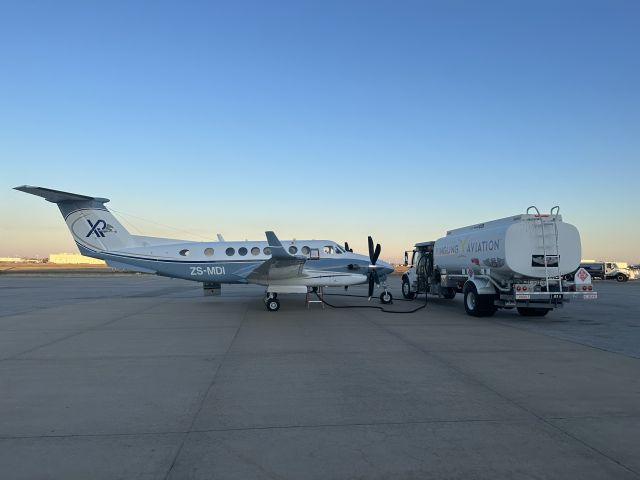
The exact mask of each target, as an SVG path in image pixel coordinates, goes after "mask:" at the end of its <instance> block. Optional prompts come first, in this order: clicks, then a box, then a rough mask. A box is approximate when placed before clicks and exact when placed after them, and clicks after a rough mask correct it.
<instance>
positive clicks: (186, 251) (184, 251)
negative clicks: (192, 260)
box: [179, 248, 191, 257]
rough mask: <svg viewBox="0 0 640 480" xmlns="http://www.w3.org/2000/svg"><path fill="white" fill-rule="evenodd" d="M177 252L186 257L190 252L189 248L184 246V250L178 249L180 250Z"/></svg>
mask: <svg viewBox="0 0 640 480" xmlns="http://www.w3.org/2000/svg"><path fill="white" fill-rule="evenodd" d="M179 253H180V255H182V256H183V257H187V256H189V254H190V253H191V252H190V251H189V249H187V248H185V249H184V250H180V252H179Z"/></svg>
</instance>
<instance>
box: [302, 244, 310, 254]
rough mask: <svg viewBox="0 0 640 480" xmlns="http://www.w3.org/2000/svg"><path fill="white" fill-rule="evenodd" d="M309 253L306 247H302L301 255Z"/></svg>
mask: <svg viewBox="0 0 640 480" xmlns="http://www.w3.org/2000/svg"><path fill="white" fill-rule="evenodd" d="M309 252H310V250H309V247H307V246H306V245H305V246H304V247H302V253H303V254H305V255H309Z"/></svg>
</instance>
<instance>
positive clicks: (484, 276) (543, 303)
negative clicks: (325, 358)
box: [402, 207, 597, 317]
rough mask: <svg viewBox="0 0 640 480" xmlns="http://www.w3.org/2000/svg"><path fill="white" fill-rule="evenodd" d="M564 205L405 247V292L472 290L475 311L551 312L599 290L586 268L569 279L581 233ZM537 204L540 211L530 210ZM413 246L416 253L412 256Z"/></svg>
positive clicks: (470, 308)
mask: <svg viewBox="0 0 640 480" xmlns="http://www.w3.org/2000/svg"><path fill="white" fill-rule="evenodd" d="M559 210H560V209H559V207H553V208H552V209H551V213H550V214H544V215H541V214H540V212H539V211H538V209H537V208H536V207H529V208H528V209H527V213H526V214H523V215H515V216H513V217H507V218H501V219H499V220H492V221H490V222H485V223H479V224H476V225H471V226H469V227H463V228H457V229H455V230H450V231H448V232H447V235H446V236H445V237H442V238H439V239H438V240H436V241H435V242H433V241H430V242H421V243H417V244H416V245H415V249H414V250H411V251H407V252H405V264H406V265H407V266H409V265H411V267H410V268H409V270H408V271H407V272H406V273H405V274H404V275H403V276H402V294H403V296H404V297H405V298H415V296H416V295H417V294H420V293H425V294H436V295H439V296H440V297H443V298H448V299H451V298H454V297H455V295H456V293H463V294H464V308H465V310H466V312H467V313H468V314H469V315H473V316H477V317H480V316H490V315H493V314H494V313H495V311H496V310H497V309H498V308H506V309H510V308H517V309H518V312H519V313H520V314H521V315H523V316H544V315H546V314H547V313H548V312H549V311H550V310H552V309H553V308H555V307H559V306H562V304H563V303H564V302H566V301H569V299H570V298H572V297H573V298H575V297H580V298H585V299H593V298H597V293H596V292H595V291H594V290H593V286H592V284H591V276H590V274H589V273H588V272H587V271H586V270H584V269H582V268H580V269H578V270H577V272H576V274H575V278H574V281H573V282H570V281H567V280H564V279H563V276H564V275H566V274H567V273H570V272H574V271H576V268H578V266H579V264H580V254H581V246H580V235H579V234H578V230H577V229H576V227H574V226H573V225H570V224H568V223H564V222H563V221H562V217H561V216H560V215H559ZM530 212H532V213H530ZM409 254H412V257H411V264H409Z"/></svg>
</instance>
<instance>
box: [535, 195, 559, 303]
mask: <svg viewBox="0 0 640 480" xmlns="http://www.w3.org/2000/svg"><path fill="white" fill-rule="evenodd" d="M530 210H535V212H536V215H535V218H536V223H537V225H539V226H540V230H539V235H538V237H539V238H540V240H541V244H539V245H538V247H542V253H543V261H544V277H545V284H546V286H547V292H550V291H551V288H550V286H551V285H552V284H553V283H556V285H557V287H558V291H559V292H561V291H562V273H561V269H560V248H559V246H558V215H559V214H560V207H559V206H555V207H553V208H552V209H551V212H550V213H549V214H548V215H542V214H540V211H539V210H538V208H537V207H535V206H531V207H529V208H527V214H528V213H529V211H530ZM545 227H546V230H545ZM547 236H550V237H551V238H550V239H549V241H547ZM554 250H555V251H554ZM549 256H551V257H555V258H556V265H555V266H552V265H549V264H548V261H549Z"/></svg>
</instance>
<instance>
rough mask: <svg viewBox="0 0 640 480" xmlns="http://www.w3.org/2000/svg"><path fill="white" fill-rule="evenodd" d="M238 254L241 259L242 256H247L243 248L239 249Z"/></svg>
mask: <svg viewBox="0 0 640 480" xmlns="http://www.w3.org/2000/svg"><path fill="white" fill-rule="evenodd" d="M238 253H239V254H240V255H241V256H243V257H244V256H245V255H246V254H247V249H246V248H244V247H240V248H239V249H238Z"/></svg>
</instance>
